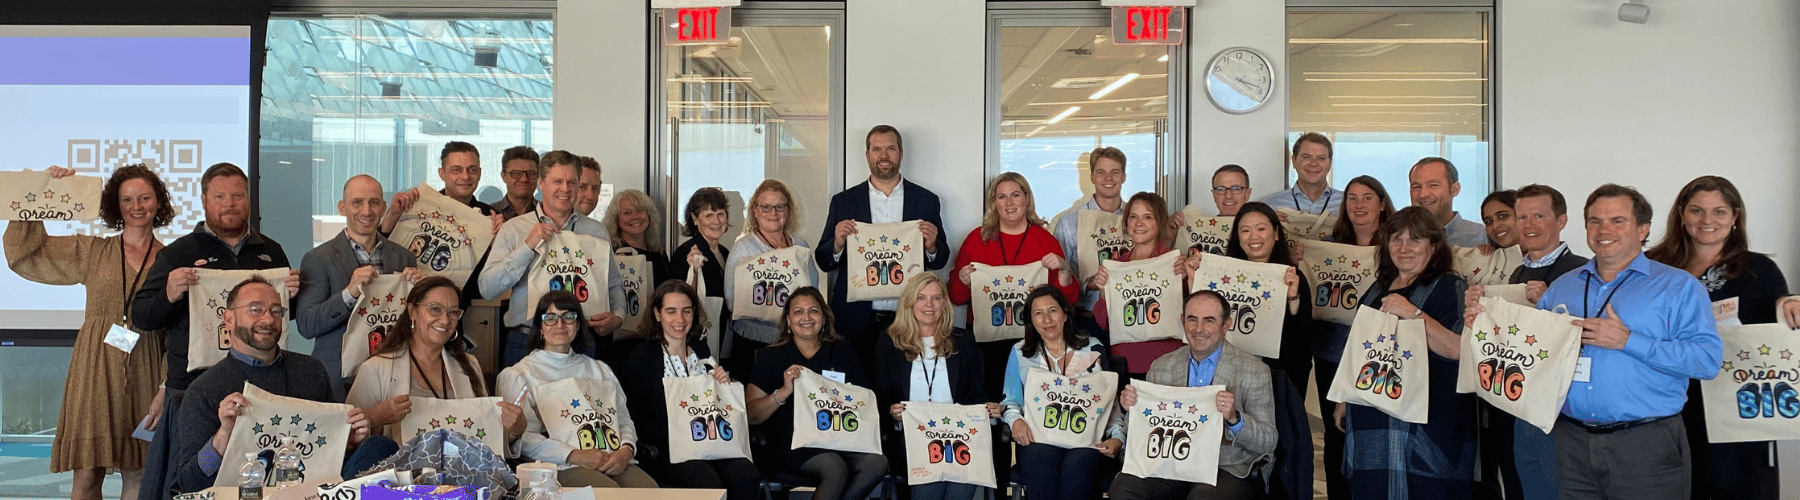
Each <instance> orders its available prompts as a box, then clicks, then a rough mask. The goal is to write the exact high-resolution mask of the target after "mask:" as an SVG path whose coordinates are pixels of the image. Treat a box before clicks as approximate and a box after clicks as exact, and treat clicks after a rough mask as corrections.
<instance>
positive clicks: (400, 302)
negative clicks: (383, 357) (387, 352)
mask: <svg viewBox="0 0 1800 500" xmlns="http://www.w3.org/2000/svg"><path fill="white" fill-rule="evenodd" d="M412 288H413V284H412V282H411V281H407V280H406V278H403V277H401V275H400V274H398V273H396V274H383V275H379V276H376V277H375V279H373V280H370V281H369V284H367V285H363V290H362V298H360V299H357V300H356V309H353V310H351V311H350V322H349V324H347V325H345V327H344V345H343V347H344V348H343V353H342V355H341V357H340V358H339V359H341V360H342V361H343V363H344V368H343V370H341V371H342V372H343V373H342V374H341V376H342V377H344V380H350V378H351V377H354V376H356V369H357V367H360V366H362V362H363V361H364V360H367V359H369V352H370V351H373V350H375V347H376V346H379V345H381V339H384V338H387V336H388V334H390V333H392V330H393V328H394V323H398V322H400V313H401V312H402V311H405V310H406V294H409V293H412Z"/></svg>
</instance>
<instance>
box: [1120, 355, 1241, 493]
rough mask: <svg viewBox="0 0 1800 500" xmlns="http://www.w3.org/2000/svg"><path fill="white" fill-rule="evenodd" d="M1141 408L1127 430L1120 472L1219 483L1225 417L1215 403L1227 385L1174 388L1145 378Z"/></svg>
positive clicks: (1132, 410) (1134, 383) (1128, 411)
mask: <svg viewBox="0 0 1800 500" xmlns="http://www.w3.org/2000/svg"><path fill="white" fill-rule="evenodd" d="M1131 386H1132V387H1136V388H1137V393H1138V400H1137V406H1134V407H1131V408H1128V409H1126V410H1125V411H1126V414H1127V415H1130V417H1129V418H1127V422H1126V424H1125V425H1126V427H1125V429H1126V431H1125V450H1124V451H1123V453H1124V454H1125V468H1124V469H1122V470H1120V471H1119V473H1120V474H1130V475H1133V476H1137V477H1140V478H1145V479H1149V478H1160V479H1170V480H1175V481H1182V482H1189V483H1205V484H1218V483H1217V481H1218V479H1219V478H1218V475H1219V444H1218V443H1219V442H1220V441H1221V440H1222V439H1223V438H1224V435H1225V417H1224V416H1223V415H1221V414H1219V408H1218V405H1215V404H1213V402H1214V400H1215V399H1216V398H1218V395H1219V391H1222V390H1225V386H1223V385H1209V386H1206V387H1171V386H1166V385H1157V384H1152V383H1148V382H1145V381H1142V380H1133V381H1131Z"/></svg>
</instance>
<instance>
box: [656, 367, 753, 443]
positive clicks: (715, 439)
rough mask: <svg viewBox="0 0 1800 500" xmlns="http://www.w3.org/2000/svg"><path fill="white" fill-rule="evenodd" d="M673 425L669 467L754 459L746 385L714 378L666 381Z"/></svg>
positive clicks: (665, 385)
mask: <svg viewBox="0 0 1800 500" xmlns="http://www.w3.org/2000/svg"><path fill="white" fill-rule="evenodd" d="M662 384H663V394H664V395H666V396H667V398H666V400H665V401H664V402H663V404H665V405H667V406H668V408H667V411H668V412H669V413H668V415H669V421H668V422H667V423H666V424H665V425H667V426H668V428H669V463H672V464H673V463H681V462H686V461H689V460H719V459H725V458H745V459H747V458H750V434H749V432H750V417H749V416H748V415H746V414H745V413H744V412H745V411H747V410H748V409H749V406H747V405H745V404H744V384H742V383H739V382H731V383H729V384H721V383H719V381H717V380H713V378H712V374H702V375H695V376H692V377H663V379H662Z"/></svg>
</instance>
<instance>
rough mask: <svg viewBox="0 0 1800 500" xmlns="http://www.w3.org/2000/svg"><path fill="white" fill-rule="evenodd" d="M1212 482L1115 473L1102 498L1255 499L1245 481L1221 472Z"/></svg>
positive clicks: (1250, 484) (1254, 490)
mask: <svg viewBox="0 0 1800 500" xmlns="http://www.w3.org/2000/svg"><path fill="white" fill-rule="evenodd" d="M1214 482H1215V483H1218V484H1206V483H1190V482H1186V481H1176V480H1173V479H1160V478H1141V477H1137V476H1133V475H1130V474H1119V478H1118V479H1114V480H1113V485H1112V489H1111V490H1108V491H1107V492H1106V496H1107V498H1110V499H1112V500H1166V499H1172V498H1186V499H1188V500H1233V499H1250V498H1255V497H1256V487H1255V485H1254V484H1253V483H1251V482H1250V480H1249V479H1243V478H1239V477H1237V476H1233V475H1231V474H1230V473H1227V472H1225V471H1222V470H1221V471H1219V478H1218V479H1217V480H1215V481H1214ZM1333 498H1336V497H1333Z"/></svg>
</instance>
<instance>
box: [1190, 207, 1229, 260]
mask: <svg viewBox="0 0 1800 500" xmlns="http://www.w3.org/2000/svg"><path fill="white" fill-rule="evenodd" d="M1235 219H1236V217H1227V216H1223V215H1220V216H1210V217H1209V216H1206V215H1202V214H1201V213H1200V207H1199V206H1198V205H1188V206H1187V208H1183V209H1181V220H1182V224H1181V233H1180V234H1178V235H1176V239H1175V247H1176V248H1180V249H1184V250H1185V249H1187V248H1192V247H1194V246H1199V247H1200V251H1203V252H1206V253H1210V254H1213V255H1225V245H1226V244H1227V243H1229V242H1230V241H1231V221H1233V220H1235Z"/></svg>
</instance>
